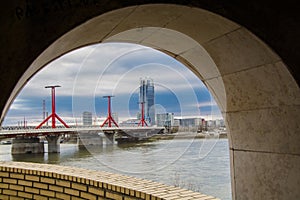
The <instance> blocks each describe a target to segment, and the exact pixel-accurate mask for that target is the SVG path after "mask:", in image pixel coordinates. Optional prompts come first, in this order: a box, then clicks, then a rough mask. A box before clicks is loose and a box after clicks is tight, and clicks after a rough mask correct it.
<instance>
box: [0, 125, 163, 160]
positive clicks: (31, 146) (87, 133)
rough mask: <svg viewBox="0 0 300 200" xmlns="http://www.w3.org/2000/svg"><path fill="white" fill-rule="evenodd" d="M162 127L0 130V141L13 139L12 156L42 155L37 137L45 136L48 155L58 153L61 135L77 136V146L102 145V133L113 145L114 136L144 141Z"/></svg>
mask: <svg viewBox="0 0 300 200" xmlns="http://www.w3.org/2000/svg"><path fill="white" fill-rule="evenodd" d="M164 129H165V128H164V127H99V126H88V127H87V126H78V127H69V128H65V127H63V128H42V129H10V130H9V129H8V130H5V129H2V130H0V140H1V139H5V138H14V139H13V143H12V154H22V153H44V142H43V141H40V139H39V136H45V138H46V139H47V141H48V153H59V152H60V138H61V135H63V134H78V135H79V145H102V144H103V143H102V138H101V136H100V135H99V133H101V132H102V133H104V135H105V136H106V138H107V139H108V140H109V141H111V143H114V141H115V136H117V137H118V139H121V140H122V141H123V140H124V139H128V140H134V141H138V140H144V139H147V138H149V137H152V136H153V135H155V134H157V133H161V132H163V131H164Z"/></svg>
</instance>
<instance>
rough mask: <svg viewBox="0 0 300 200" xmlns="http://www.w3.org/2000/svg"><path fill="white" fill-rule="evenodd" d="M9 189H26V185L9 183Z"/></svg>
mask: <svg viewBox="0 0 300 200" xmlns="http://www.w3.org/2000/svg"><path fill="white" fill-rule="evenodd" d="M9 189H11V190H19V191H24V186H22V185H13V184H10V185H9Z"/></svg>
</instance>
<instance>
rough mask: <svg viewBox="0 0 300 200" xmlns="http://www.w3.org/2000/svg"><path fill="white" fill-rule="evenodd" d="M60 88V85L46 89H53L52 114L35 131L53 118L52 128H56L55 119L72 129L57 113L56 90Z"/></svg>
mask: <svg viewBox="0 0 300 200" xmlns="http://www.w3.org/2000/svg"><path fill="white" fill-rule="evenodd" d="M56 87H60V86H59V85H53V86H46V87H45V88H51V97H52V113H51V115H49V116H48V117H47V118H46V119H45V120H44V121H42V123H40V124H39V125H38V126H37V127H35V129H39V128H40V127H41V126H42V125H43V124H44V123H46V122H47V121H48V120H49V119H50V118H52V128H56V126H55V118H56V119H58V120H59V121H60V122H61V123H62V124H63V125H64V126H65V127H66V128H70V127H69V126H68V125H67V124H66V123H65V122H64V121H63V120H62V119H61V118H60V117H59V116H58V115H57V114H56V112H55V88H56Z"/></svg>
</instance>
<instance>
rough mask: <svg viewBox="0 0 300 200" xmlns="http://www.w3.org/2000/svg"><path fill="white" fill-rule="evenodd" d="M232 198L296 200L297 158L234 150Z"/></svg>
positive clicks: (298, 196) (299, 163)
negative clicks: (233, 192) (233, 187)
mask: <svg viewBox="0 0 300 200" xmlns="http://www.w3.org/2000/svg"><path fill="white" fill-rule="evenodd" d="M233 155H234V158H233V159H234V163H235V166H234V180H232V181H234V182H235V198H236V199H300V190H299V188H300V181H299V180H300V173H299V166H300V158H299V156H298V155H288V154H278V153H272V152H266V153H264V152H252V151H251V152H250V151H234V154H233Z"/></svg>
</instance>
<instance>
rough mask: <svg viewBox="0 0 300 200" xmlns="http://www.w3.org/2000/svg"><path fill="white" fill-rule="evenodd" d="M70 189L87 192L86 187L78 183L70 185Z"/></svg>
mask: <svg viewBox="0 0 300 200" xmlns="http://www.w3.org/2000/svg"><path fill="white" fill-rule="evenodd" d="M72 188H73V189H76V190H81V191H87V186H86V185H83V184H79V183H72Z"/></svg>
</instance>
